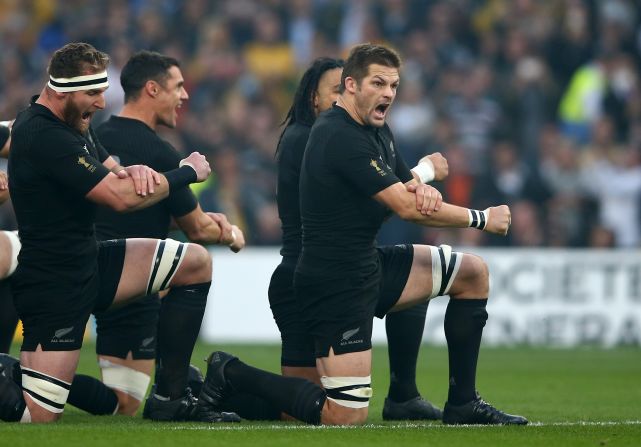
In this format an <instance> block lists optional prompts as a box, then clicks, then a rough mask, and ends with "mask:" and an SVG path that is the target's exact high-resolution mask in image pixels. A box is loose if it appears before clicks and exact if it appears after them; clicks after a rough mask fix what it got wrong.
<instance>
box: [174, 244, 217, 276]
mask: <svg viewBox="0 0 641 447" xmlns="http://www.w3.org/2000/svg"><path fill="white" fill-rule="evenodd" d="M211 272H212V262H211V255H210V254H209V252H208V251H207V249H205V248H204V247H202V246H200V245H197V244H189V247H188V249H187V255H186V256H185V260H184V261H183V264H182V265H181V268H180V271H179V272H178V274H177V275H176V282H179V284H178V285H185V284H195V283H203V282H208V281H211Z"/></svg>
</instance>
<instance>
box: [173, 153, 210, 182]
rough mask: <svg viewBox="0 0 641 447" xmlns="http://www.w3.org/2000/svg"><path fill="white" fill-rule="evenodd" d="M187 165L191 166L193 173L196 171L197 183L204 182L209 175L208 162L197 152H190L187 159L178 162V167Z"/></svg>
mask: <svg viewBox="0 0 641 447" xmlns="http://www.w3.org/2000/svg"><path fill="white" fill-rule="evenodd" d="M184 165H188V166H191V167H192V168H193V169H194V171H196V178H197V182H199V183H200V182H204V181H205V180H207V177H209V174H211V168H210V167H209V162H208V161H207V159H206V158H205V156H204V155H202V154H201V153H199V152H192V153H191V154H189V157H187V158H183V159H182V160H180V166H184Z"/></svg>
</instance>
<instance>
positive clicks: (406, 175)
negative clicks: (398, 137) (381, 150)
mask: <svg viewBox="0 0 641 447" xmlns="http://www.w3.org/2000/svg"><path fill="white" fill-rule="evenodd" d="M395 173H396V176H397V177H398V178H399V179H400V180H401V182H403V183H407V182H409V181H410V180H412V179H413V178H414V176H413V175H412V171H410V168H409V167H407V163H405V160H404V159H403V156H402V155H401V154H400V153H399V152H397V153H396V171H395Z"/></svg>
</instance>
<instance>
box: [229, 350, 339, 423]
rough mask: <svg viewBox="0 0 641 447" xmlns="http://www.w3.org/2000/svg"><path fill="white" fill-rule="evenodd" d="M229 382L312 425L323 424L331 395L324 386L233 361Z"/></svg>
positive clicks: (230, 365) (238, 389) (234, 386)
mask: <svg viewBox="0 0 641 447" xmlns="http://www.w3.org/2000/svg"><path fill="white" fill-rule="evenodd" d="M225 378H226V379H227V381H228V382H229V383H230V384H231V386H232V387H233V388H235V389H236V390H237V391H239V392H245V393H249V394H253V395H255V396H259V397H261V398H263V399H265V400H266V401H268V402H270V403H271V404H272V406H273V408H277V409H279V410H280V411H282V412H284V413H287V414H289V415H290V416H292V417H294V418H296V419H298V420H300V421H303V422H307V423H309V424H316V425H318V424H320V418H321V410H322V409H323V405H324V404H325V399H326V398H327V394H326V393H325V390H323V389H322V388H321V387H320V386H318V385H316V384H315V383H313V382H310V381H309V380H306V379H301V378H299V377H283V376H281V375H278V374H273V373H270V372H267V371H263V370H262V369H257V368H254V367H252V366H249V365H246V364H245V363H243V362H241V361H240V360H233V361H231V362H229V363H228V364H227V366H226V367H225Z"/></svg>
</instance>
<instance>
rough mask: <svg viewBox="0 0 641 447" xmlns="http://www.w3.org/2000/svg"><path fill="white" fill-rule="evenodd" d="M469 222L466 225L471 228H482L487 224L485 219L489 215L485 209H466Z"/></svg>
mask: <svg viewBox="0 0 641 447" xmlns="http://www.w3.org/2000/svg"><path fill="white" fill-rule="evenodd" d="M467 214H468V218H469V223H468V226H469V227H472V228H477V229H479V230H484V229H485V226H486V225H487V221H488V219H489V217H490V213H489V211H488V210H487V209H485V210H483V211H479V210H467Z"/></svg>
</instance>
